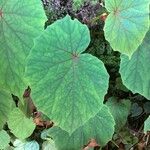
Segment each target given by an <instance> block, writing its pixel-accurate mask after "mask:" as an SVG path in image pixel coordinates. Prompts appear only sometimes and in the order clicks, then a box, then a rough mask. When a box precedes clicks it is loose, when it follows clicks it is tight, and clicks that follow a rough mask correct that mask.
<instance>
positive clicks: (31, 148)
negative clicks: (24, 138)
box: [24, 141, 40, 150]
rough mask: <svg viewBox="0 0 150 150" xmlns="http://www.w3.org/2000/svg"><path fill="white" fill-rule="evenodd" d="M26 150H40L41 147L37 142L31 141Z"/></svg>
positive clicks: (26, 145) (25, 146) (25, 147)
mask: <svg viewBox="0 0 150 150" xmlns="http://www.w3.org/2000/svg"><path fill="white" fill-rule="evenodd" d="M24 149H25V150H39V149H40V146H39V144H38V143H37V142H36V141H30V142H27V143H26V144H25V145H24Z"/></svg>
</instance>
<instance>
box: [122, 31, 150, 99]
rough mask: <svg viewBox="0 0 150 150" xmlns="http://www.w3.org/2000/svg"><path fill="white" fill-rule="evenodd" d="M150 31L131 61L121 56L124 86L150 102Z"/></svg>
mask: <svg viewBox="0 0 150 150" xmlns="http://www.w3.org/2000/svg"><path fill="white" fill-rule="evenodd" d="M149 43H150V30H149V32H148V33H147V35H146V37H145V39H144V41H143V43H142V44H141V45H140V46H139V48H138V49H137V51H136V52H135V53H134V54H133V56H132V57H131V59H130V60H129V58H128V57H127V56H126V55H122V56H121V64H120V74H121V77H122V80H123V83H124V85H125V86H126V87H127V88H128V89H130V90H131V91H132V92H133V93H139V94H141V95H143V96H145V97H146V98H147V99H149V100H150V44H149Z"/></svg>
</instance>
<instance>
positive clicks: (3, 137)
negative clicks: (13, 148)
mask: <svg viewBox="0 0 150 150" xmlns="http://www.w3.org/2000/svg"><path fill="white" fill-rule="evenodd" d="M9 142H10V136H9V135H8V134H7V132H6V131H4V130H1V131H0V149H1V150H2V149H5V148H6V147H7V146H8V145H9Z"/></svg>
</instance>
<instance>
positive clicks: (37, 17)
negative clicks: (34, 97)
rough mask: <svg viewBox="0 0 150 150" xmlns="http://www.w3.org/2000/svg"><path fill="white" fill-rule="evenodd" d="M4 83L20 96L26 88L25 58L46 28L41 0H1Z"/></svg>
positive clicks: (0, 61) (0, 84)
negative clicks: (24, 76)
mask: <svg viewBox="0 0 150 150" xmlns="http://www.w3.org/2000/svg"><path fill="white" fill-rule="evenodd" d="M0 13H1V16H0V56H1V59H0V75H1V78H0V87H3V89H6V90H8V91H9V92H11V93H13V94H14V95H17V96H22V95H23V91H24V89H25V88H26V84H25V83H26V82H25V80H24V79H23V75H24V70H25V59H26V57H27V55H28V53H29V51H30V49H31V48H32V46H33V39H34V38H35V37H37V36H39V35H40V33H41V32H42V31H43V30H44V24H45V21H46V16H45V12H44V10H43V7H42V3H41V2H40V0H38V1H37V0H22V1H20V0H0Z"/></svg>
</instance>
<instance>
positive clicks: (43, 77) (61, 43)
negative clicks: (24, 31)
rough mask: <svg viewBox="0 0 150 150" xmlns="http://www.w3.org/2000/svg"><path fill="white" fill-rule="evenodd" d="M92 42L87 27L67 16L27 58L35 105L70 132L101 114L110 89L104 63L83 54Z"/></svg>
mask: <svg viewBox="0 0 150 150" xmlns="http://www.w3.org/2000/svg"><path fill="white" fill-rule="evenodd" d="M89 42H90V34H89V30H88V28H87V26H86V25H83V24H81V23H80V22H79V21H78V20H76V19H75V20H72V19H71V18H70V16H68V15H67V16H66V17H65V18H63V19H61V20H58V21H56V22H55V23H53V24H52V25H51V26H49V27H48V28H47V29H46V31H45V32H44V33H43V34H42V35H41V37H39V38H38V39H37V40H36V41H35V46H34V48H33V49H32V51H31V53H30V55H29V58H28V64H27V71H26V75H27V78H28V80H29V82H30V87H31V89H32V98H33V100H34V102H35V105H36V106H37V108H38V110H41V111H42V112H44V114H46V115H47V116H48V117H49V118H51V119H52V120H53V121H54V123H55V125H57V126H59V127H61V128H62V129H64V130H66V131H68V132H69V133H72V132H73V131H74V130H75V129H76V128H78V127H79V126H81V125H83V124H84V123H85V122H86V121H87V120H89V119H90V118H91V117H93V116H95V115H96V114H97V113H98V111H99V110H100V108H101V107H102V104H103V100H104V95H105V94H106V93H107V89H108V78H109V75H108V73H107V71H106V69H105V67H104V64H103V63H102V62H101V61H100V60H99V59H97V58H96V57H94V56H92V55H90V54H81V53H82V52H83V51H84V50H85V49H86V48H87V46H88V45H89Z"/></svg>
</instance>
